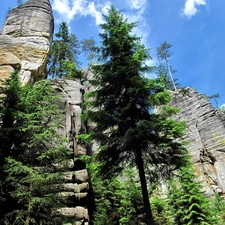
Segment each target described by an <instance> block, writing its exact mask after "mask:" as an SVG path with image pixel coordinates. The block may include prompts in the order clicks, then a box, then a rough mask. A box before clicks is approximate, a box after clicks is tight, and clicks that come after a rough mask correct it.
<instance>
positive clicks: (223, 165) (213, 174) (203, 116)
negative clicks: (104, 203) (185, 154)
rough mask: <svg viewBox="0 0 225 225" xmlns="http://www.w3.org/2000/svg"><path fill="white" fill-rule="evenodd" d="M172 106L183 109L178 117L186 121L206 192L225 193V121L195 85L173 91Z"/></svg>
mask: <svg viewBox="0 0 225 225" xmlns="http://www.w3.org/2000/svg"><path fill="white" fill-rule="evenodd" d="M172 96H173V97H172V101H171V105H172V106H175V107H178V108H179V109H180V112H179V114H178V115H177V116H176V118H175V119H176V120H179V121H186V122H187V129H186V134H185V139H186V140H187V141H188V145H187V149H188V150H189V152H190V154H191V155H192V160H193V162H194V166H195V169H196V172H197V174H198V179H199V181H201V182H202V183H201V184H202V187H203V191H204V192H205V193H206V194H207V195H208V196H211V195H213V194H214V192H217V193H221V194H224V193H225V123H224V119H223V118H222V117H221V114H220V113H219V112H218V111H217V110H216V109H215V108H214V107H212V105H211V104H210V102H209V101H208V99H207V98H206V97H205V96H204V95H202V94H200V93H198V92H197V91H196V90H194V89H193V88H184V89H180V90H178V91H176V92H173V93H172Z"/></svg>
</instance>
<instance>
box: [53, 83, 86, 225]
mask: <svg viewBox="0 0 225 225" xmlns="http://www.w3.org/2000/svg"><path fill="white" fill-rule="evenodd" d="M52 85H53V87H54V88H55V90H56V94H57V95H59V96H60V101H59V104H60V108H61V109H62V110H63V112H64V117H63V118H64V120H63V121H62V123H61V125H62V129H61V130H60V131H59V132H60V133H61V134H62V135H64V136H65V137H66V138H68V139H69V146H68V149H69V150H70V151H71V163H70V168H69V169H68V171H67V172H65V180H66V188H65V192H63V193H61V196H62V197H63V198H66V199H67V207H64V208H62V209H61V210H60V214H61V215H62V216H64V217H65V218H68V219H69V220H70V221H71V220H72V221H73V223H72V224H76V225H83V224H88V221H89V216H88V210H87V204H88V190H89V184H88V174H87V170H86V169H85V164H84V163H83V162H82V161H81V160H80V157H81V156H83V155H86V154H87V150H86V146H85V144H82V143H80V142H79V141H78V140H77V139H76V135H78V134H82V133H85V132H86V130H85V126H84V124H83V122H82V121H81V118H80V115H81V112H82V103H83V92H84V91H83V87H82V85H81V84H79V83H78V82H76V81H72V80H53V81H52Z"/></svg>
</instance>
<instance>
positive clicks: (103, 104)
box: [83, 7, 184, 225]
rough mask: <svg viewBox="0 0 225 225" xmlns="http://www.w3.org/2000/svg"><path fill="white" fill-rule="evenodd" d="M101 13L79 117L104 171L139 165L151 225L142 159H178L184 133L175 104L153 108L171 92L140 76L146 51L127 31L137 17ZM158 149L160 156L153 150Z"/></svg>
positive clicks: (154, 161)
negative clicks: (96, 60)
mask: <svg viewBox="0 0 225 225" xmlns="http://www.w3.org/2000/svg"><path fill="white" fill-rule="evenodd" d="M104 18H105V20H106V22H105V23H104V24H101V25H100V27H101V28H102V30H103V33H101V34H100V37H101V38H102V46H101V47H100V64H98V65H95V66H93V67H92V69H93V72H94V78H93V80H92V81H91V83H92V85H94V86H95V87H96V90H95V91H93V92H91V93H89V94H88V95H87V97H88V98H89V100H88V103H87V106H88V110H87V112H86V113H85V114H84V116H83V117H84V119H87V120H88V121H90V122H92V123H93V124H94V126H93V127H92V128H91V131H90V133H89V135H88V138H89V139H90V140H96V141H97V142H98V144H99V149H100V150H99V152H98V155H97V157H98V160H99V162H100V168H101V171H102V174H104V175H105V176H110V175H111V176H112V175H114V174H117V173H119V172H121V170H122V169H123V168H124V167H127V166H128V165H132V166H134V165H136V166H137V168H138V172H139V177H140V182H141V189H142V196H143V202H144V208H145V211H146V221H147V224H148V225H150V224H154V222H153V216H152V212H151V207H150V203H149V196H148V191H147V184H146V178H145V171H144V161H145V162H148V163H151V165H153V164H157V163H161V164H162V160H164V163H165V164H169V163H171V164H172V160H170V159H171V158H172V157H173V161H174V163H179V160H177V158H179V157H177V156H180V154H181V155H182V153H181V151H182V147H181V145H179V144H178V143H176V142H175V141H173V138H177V137H180V136H181V135H182V132H183V130H184V126H183V124H180V123H178V122H175V121H173V120H172V119H167V116H171V114H173V112H175V111H176V110H175V109H170V108H169V107H168V106H165V107H163V109H162V110H161V111H162V112H161V113H160V114H155V113H154V109H155V107H156V106H159V105H164V104H167V103H168V102H169V101H170V98H171V97H170V95H169V93H168V92H167V91H166V90H165V89H164V84H163V83H162V82H161V81H160V79H159V80H150V79H147V78H145V77H144V75H145V74H146V73H148V72H149V71H151V67H149V66H147V65H146V64H145V61H146V60H147V59H149V58H150V54H149V50H148V49H146V48H145V46H144V45H143V44H141V43H140V38H138V37H137V36H135V35H132V34H131V31H132V30H133V29H134V28H135V26H136V23H128V22H127V19H124V18H123V16H122V14H121V13H120V12H119V11H118V10H116V9H115V8H114V7H111V9H109V11H108V15H105V16H104ZM86 139H87V138H86ZM175 152H176V155H175ZM160 154H162V155H161V159H162V160H161V159H160V157H157V156H156V155H160ZM167 156H168V158H166V157H167ZM143 159H144V160H143ZM159 160H161V161H160V162H159Z"/></svg>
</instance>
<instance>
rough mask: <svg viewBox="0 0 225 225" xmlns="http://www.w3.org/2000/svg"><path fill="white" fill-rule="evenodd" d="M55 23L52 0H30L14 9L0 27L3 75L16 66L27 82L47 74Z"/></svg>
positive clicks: (0, 66)
mask: <svg viewBox="0 0 225 225" xmlns="http://www.w3.org/2000/svg"><path fill="white" fill-rule="evenodd" d="M53 27H54V23H53V15H52V8H51V5H50V2H49V0H38V1H37V0H28V1H27V2H26V3H24V4H21V5H20V6H18V7H17V8H14V9H12V10H11V11H10V12H9V13H8V15H7V17H6V19H5V22H4V24H3V26H2V29H1V31H0V79H1V80H5V79H6V78H8V77H9V75H10V73H11V72H12V71H13V70H14V69H16V68H19V69H21V72H20V76H21V81H22V83H23V84H24V83H27V82H31V83H34V82H35V81H37V80H39V79H41V78H43V77H45V76H46V64H47V57H48V52H49V49H50V45H51V42H52V35H53Z"/></svg>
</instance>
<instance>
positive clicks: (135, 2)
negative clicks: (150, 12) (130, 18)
mask: <svg viewBox="0 0 225 225" xmlns="http://www.w3.org/2000/svg"><path fill="white" fill-rule="evenodd" d="M145 4H146V0H132V1H131V7H132V8H133V9H141V8H142V7H145Z"/></svg>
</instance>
